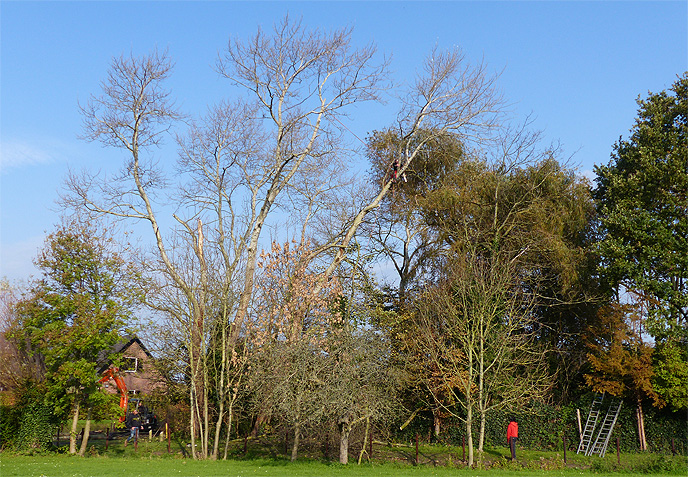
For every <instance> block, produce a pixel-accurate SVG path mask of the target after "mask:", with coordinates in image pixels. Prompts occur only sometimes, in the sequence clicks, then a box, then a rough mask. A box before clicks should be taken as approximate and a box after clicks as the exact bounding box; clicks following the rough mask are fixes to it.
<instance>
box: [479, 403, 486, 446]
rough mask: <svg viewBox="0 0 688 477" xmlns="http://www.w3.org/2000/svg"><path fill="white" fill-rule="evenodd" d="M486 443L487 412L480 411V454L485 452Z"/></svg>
mask: <svg viewBox="0 0 688 477" xmlns="http://www.w3.org/2000/svg"><path fill="white" fill-rule="evenodd" d="M484 442H485V411H483V410H481V411H480V434H479V435H478V452H482V451H483V444H484Z"/></svg>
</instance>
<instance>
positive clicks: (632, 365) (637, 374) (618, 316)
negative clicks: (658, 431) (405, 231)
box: [585, 303, 665, 450]
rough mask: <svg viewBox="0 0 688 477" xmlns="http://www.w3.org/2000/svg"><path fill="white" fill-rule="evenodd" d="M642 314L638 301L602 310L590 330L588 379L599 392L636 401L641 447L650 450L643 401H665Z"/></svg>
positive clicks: (657, 402)
mask: <svg viewBox="0 0 688 477" xmlns="http://www.w3.org/2000/svg"><path fill="white" fill-rule="evenodd" d="M641 325H642V316H641V313H640V307H639V306H638V304H624V305H622V304H618V303H616V304H610V305H607V306H606V307H603V308H601V309H600V311H599V312H598V320H597V321H595V322H594V324H593V325H591V326H590V328H589V329H588V332H587V340H588V346H589V349H590V353H589V354H588V361H589V363H590V367H591V372H590V373H587V374H585V381H586V383H587V384H588V386H590V387H591V388H592V389H593V390H594V391H595V392H600V393H603V392H606V393H609V394H611V395H612V396H616V397H618V398H622V397H623V398H629V399H631V400H632V401H633V402H634V403H635V404H636V418H637V423H638V436H639V441H640V449H641V450H646V449H647V442H646V440H645V420H644V413H643V400H645V399H651V400H652V401H653V403H654V405H655V406H657V407H662V406H664V404H665V403H664V401H663V400H662V398H661V397H660V395H659V394H658V393H657V392H656V390H655V389H654V387H653V385H652V380H653V377H654V370H653V365H652V354H653V347H652V346H650V345H649V344H648V343H645V342H644V341H643V339H642V336H641V333H640V327H641Z"/></svg>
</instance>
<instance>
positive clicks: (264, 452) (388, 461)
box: [0, 435, 688, 477]
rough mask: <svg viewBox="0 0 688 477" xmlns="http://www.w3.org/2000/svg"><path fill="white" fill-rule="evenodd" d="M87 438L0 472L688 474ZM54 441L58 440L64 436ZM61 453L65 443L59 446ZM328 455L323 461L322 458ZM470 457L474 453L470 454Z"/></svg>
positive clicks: (686, 470) (384, 449)
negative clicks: (294, 457) (220, 451)
mask: <svg viewBox="0 0 688 477" xmlns="http://www.w3.org/2000/svg"><path fill="white" fill-rule="evenodd" d="M94 437H96V438H94V439H92V440H90V441H89V452H88V454H87V456H86V457H84V458H81V457H76V456H69V455H65V454H47V455H36V456H26V455H13V454H10V453H7V452H2V453H0V477H10V476H47V477H53V476H54V477H59V476H70V477H77V476H96V477H101V476H102V477H105V476H117V477H129V476H132V477H133V476H165V477H168V476H180V477H182V476H216V475H217V476H242V477H244V476H260V475H264V476H293V477H297V476H299V477H301V476H313V477H328V476H356V477H359V476H360V477H367V476H371V477H372V476H381V477H382V476H389V477H404V476H415V477H418V476H438V477H441V476H447V477H448V476H457V475H458V476H471V477H480V476H485V477H487V476H490V477H510V476H518V477H527V476H550V477H555V476H557V477H558V476H561V477H573V476H585V475H587V476H592V475H612V476H619V477H622V476H641V475H643V476H660V475H684V476H685V475H688V459H687V458H686V457H680V456H677V457H670V456H662V455H656V454H622V455H621V459H620V461H621V464H620V465H619V464H617V456H616V454H615V453H613V452H612V453H608V454H607V456H606V457H605V458H604V459H600V458H599V457H596V456H595V457H585V456H581V455H577V454H575V453H573V452H569V453H567V463H566V464H565V463H564V461H563V455H562V454H561V453H560V452H544V451H543V452H541V451H527V450H519V452H518V462H510V461H509V459H508V457H509V455H510V454H509V451H508V449H507V448H506V447H503V448H500V447H497V448H492V449H487V450H486V451H485V453H484V454H483V456H482V461H481V464H478V466H477V468H474V469H467V468H466V467H465V464H464V463H463V462H462V457H463V449H462V448H461V447H447V446H442V445H422V446H421V447H420V449H419V453H418V461H419V464H418V465H414V463H415V459H416V455H415V447H413V446H410V445H394V446H391V445H383V444H376V446H375V448H374V450H373V461H372V462H364V463H363V464H362V465H360V466H359V465H357V464H356V459H355V458H354V457H353V456H352V457H351V459H350V462H351V463H350V464H349V465H348V466H343V465H340V464H338V463H335V462H334V461H336V456H335V455H332V452H333V451H331V452H330V454H329V455H327V451H325V452H323V448H322V446H320V445H316V444H315V443H311V445H310V446H309V445H304V446H303V449H302V452H300V454H299V455H300V456H301V455H302V456H303V459H302V460H301V459H300V460H299V461H297V462H294V463H292V462H290V461H289V460H288V459H287V458H286V456H285V454H284V446H283V443H281V442H279V441H275V440H272V441H270V440H262V439H255V440H250V441H248V442H247V443H246V444H247V447H246V450H245V451H244V441H243V440H236V441H234V442H233V443H232V447H231V448H230V459H229V460H226V461H222V460H220V461H194V460H192V459H190V458H189V456H188V452H187V449H188V447H187V445H186V443H185V442H181V441H176V442H175V441H173V442H172V445H171V452H170V453H168V452H167V443H166V442H160V441H159V440H157V439H153V440H152V441H148V440H147V439H142V440H141V441H140V442H139V443H138V446H136V448H135V447H134V445H133V444H129V445H128V446H126V447H125V446H124V440H123V437H122V435H119V436H118V437H117V438H115V439H114V440H110V441H109V442H108V446H107V448H106V446H105V440H104V437H103V438H100V439H98V438H97V437H98V436H94ZM61 444H65V442H64V441H63V442H62V443H61ZM62 451H64V447H63V448H62ZM325 457H327V459H326V458H325ZM476 462H479V458H478V456H477V455H476Z"/></svg>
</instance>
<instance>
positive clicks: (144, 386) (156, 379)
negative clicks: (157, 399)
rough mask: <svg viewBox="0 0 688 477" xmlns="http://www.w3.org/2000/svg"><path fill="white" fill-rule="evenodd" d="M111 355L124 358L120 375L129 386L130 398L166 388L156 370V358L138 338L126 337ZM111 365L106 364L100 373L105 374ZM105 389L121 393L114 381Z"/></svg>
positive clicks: (107, 384)
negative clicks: (114, 354)
mask: <svg viewBox="0 0 688 477" xmlns="http://www.w3.org/2000/svg"><path fill="white" fill-rule="evenodd" d="M111 353H116V354H119V355H120V356H121V357H122V360H121V363H122V364H121V366H120V368H119V374H120V376H121V377H122V380H123V381H124V383H125V384H126V386H127V391H128V394H129V397H134V396H136V395H139V394H141V395H146V394H150V393H151V392H152V391H153V390H160V389H162V388H163V387H164V386H165V384H164V382H165V381H164V379H163V377H162V376H161V375H160V373H158V371H157V370H156V369H155V366H154V362H155V358H154V357H153V355H152V354H151V353H150V352H149V351H148V349H146V346H145V345H144V344H143V343H142V342H141V340H140V339H139V338H137V337H136V336H127V337H125V338H124V339H123V340H122V341H121V342H119V343H117V344H116V345H115V346H114V348H113V349H112V350H111ZM110 364H111V363H104V364H103V365H102V366H101V368H100V370H99V372H100V373H101V374H102V373H104V372H105V371H106V370H107V369H108V368H109V367H110ZM105 387H106V388H107V389H108V390H110V391H111V392H113V393H117V392H119V391H118V390H117V388H116V387H115V383H113V382H112V381H109V382H108V383H105Z"/></svg>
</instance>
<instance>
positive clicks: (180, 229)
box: [10, 18, 688, 465]
mask: <svg viewBox="0 0 688 477" xmlns="http://www.w3.org/2000/svg"><path fill="white" fill-rule="evenodd" d="M351 33H352V32H351V31H350V30H341V31H337V32H334V33H324V32H320V31H311V30H308V29H306V28H304V27H303V26H302V25H301V24H300V23H299V22H293V21H292V20H290V19H288V18H287V19H285V20H284V21H282V22H281V23H279V24H278V25H276V26H275V28H274V30H273V31H272V32H270V33H266V32H263V31H259V32H258V33H257V34H256V35H255V36H254V37H252V38H250V39H249V40H248V41H246V42H243V41H240V40H232V41H230V42H229V44H228V46H227V48H226V50H225V51H224V52H223V53H222V54H221V55H220V57H219V59H218V63H217V71H218V73H219V74H220V75H221V76H223V77H226V78H227V79H229V80H230V84H231V85H233V87H234V91H235V92H236V93H237V99H236V100H235V101H233V102H223V103H221V104H219V105H218V106H216V107H213V108H211V109H210V110H209V112H208V114H207V115H206V116H205V117H204V118H201V119H199V120H197V121H191V120H189V121H187V123H188V124H190V126H189V129H188V131H187V132H186V133H184V134H182V133H179V134H178V135H177V144H178V149H179V159H178V161H177V163H176V168H177V171H176V173H175V174H174V175H172V176H167V175H166V172H167V171H169V167H168V165H167V164H164V163H163V164H160V163H157V162H155V161H154V160H153V156H152V154H153V153H154V150H155V147H156V146H157V145H159V144H160V142H161V141H162V139H163V137H164V136H165V135H166V133H167V132H169V131H170V130H171V128H173V127H175V125H176V122H177V121H179V120H180V119H183V118H184V115H182V114H181V113H180V112H179V111H177V110H176V108H175V106H174V101H173V100H172V97H171V94H170V93H169V92H168V91H167V90H166V89H165V87H164V81H165V80H166V79H167V77H168V76H169V75H170V74H171V70H172V66H171V61H170V59H169V58H168V57H167V55H166V54H164V53H158V52H154V53H153V54H151V55H149V56H145V57H142V58H136V57H122V58H118V59H115V60H114V61H113V63H112V66H111V69H110V71H109V73H108V76H107V78H106V80H105V81H104V82H103V89H102V92H101V94H99V95H95V96H93V97H92V98H91V100H90V101H89V103H88V104H87V105H86V106H83V107H82V111H83V115H84V120H85V124H84V126H85V134H84V136H85V138H87V139H89V140H94V141H100V142H102V143H103V144H104V145H106V146H109V147H116V148H118V149H120V150H121V151H123V153H124V154H125V155H124V160H123V164H122V166H121V168H120V172H118V173H115V174H114V175H111V176H104V175H98V174H92V173H90V172H88V171H86V172H83V173H80V174H76V173H74V174H71V175H70V177H69V179H68V181H67V188H66V192H65V194H64V196H63V201H62V203H63V205H64V206H65V209H66V210H74V211H78V212H79V214H81V215H82V216H87V217H89V218H90V220H95V218H96V217H99V218H100V219H101V220H103V219H114V220H119V221H121V223H122V224H124V225H125V227H129V226H133V225H134V224H136V223H138V222H142V223H144V224H148V226H149V230H150V232H149V236H150V237H151V238H152V242H151V243H152V246H151V247H149V248H138V249H129V248H124V249H121V250H118V251H117V253H114V252H112V251H111V249H109V248H102V247H101V245H99V244H105V243H106V242H107V241H106V240H105V239H100V238H97V237H101V236H102V234H99V233H97V231H96V230H94V229H93V228H89V227H85V226H83V225H80V223H79V222H71V223H67V224H65V225H64V226H63V227H61V228H60V229H59V230H58V232H56V233H55V234H53V235H52V236H50V237H49V239H48V241H47V245H46V252H44V253H43V255H42V256H41V258H39V260H38V262H37V263H38V265H39V267H40V268H41V269H42V270H43V272H44V274H45V279H44V280H42V281H39V282H37V283H36V286H35V287H34V288H33V289H32V290H30V292H29V293H28V294H27V295H26V296H25V297H24V298H22V299H19V300H18V303H17V305H16V306H13V307H11V313H10V314H11V316H12V318H13V319H12V329H13V334H12V336H13V337H14V339H15V343H16V344H17V346H18V348H17V350H16V352H17V353H21V352H22V350H23V352H24V353H25V354H26V356H32V357H34V359H35V358H36V357H40V360H38V361H41V363H40V365H41V366H43V367H44V368H43V369H42V371H41V372H39V373H38V375H41V376H45V380H46V385H47V386H48V387H49V388H50V389H52V390H55V391H59V390H62V391H63V392H62V394H61V396H62V401H64V403H69V406H70V407H69V409H70V410H71V411H70V412H69V415H70V416H71V417H72V419H73V422H74V423H75V422H76V420H77V419H78V417H79V412H80V409H83V408H84V406H85V407H86V408H87V409H88V410H89V411H93V410H95V409H102V408H103V406H100V405H99V403H98V402H97V401H98V399H101V398H102V395H101V394H100V393H99V392H98V389H97V388H98V386H97V383H96V382H97V376H96V374H95V366H96V363H98V362H99V359H102V356H100V357H99V354H100V353H106V352H107V350H108V349H109V348H110V347H111V345H112V344H113V343H114V342H115V341H116V339H117V336H118V332H119V331H121V330H122V329H123V327H124V324H125V322H126V321H127V319H128V318H129V317H131V316H132V314H133V313H134V310H135V306H144V307H146V308H147V309H149V310H152V311H153V312H154V316H155V321H154V323H153V324H152V325H151V327H150V328H148V329H149V330H154V332H152V333H150V335H151V337H155V338H154V340H155V341H154V342H156V343H157V345H159V351H158V353H157V354H158V356H159V358H160V359H159V362H160V363H161V365H162V366H163V367H164V372H165V374H166V375H167V376H168V377H169V379H170V382H171V384H173V385H174V386H176V387H177V388H178V389H181V390H182V391H183V395H184V396H185V400H186V403H187V405H188V408H189V410H190V412H189V425H188V428H189V435H190V438H191V448H192V449H198V451H197V452H195V453H194V457H195V458H218V457H220V456H222V455H224V457H226V455H227V448H228V442H229V438H230V435H231V430H232V429H233V428H234V427H235V426H236V420H237V419H239V418H240V417H241V418H242V419H245V416H246V415H248V416H252V417H250V420H251V422H253V423H254V424H255V425H256V427H257V426H259V425H260V424H262V423H267V422H272V423H275V422H278V421H279V422H282V423H285V424H286V425H287V426H288V428H289V429H290V430H291V432H292V435H293V440H292V458H293V459H295V458H296V457H297V455H298V448H299V443H300V440H301V438H302V437H303V436H305V435H306V432H307V431H308V429H310V428H313V427H314V426H316V425H322V423H323V422H328V423H336V426H337V428H338V434H339V442H340V461H341V462H344V463H346V462H347V460H348V438H349V435H350V433H351V432H352V430H353V429H354V428H357V427H360V426H364V428H365V432H364V435H365V436H366V437H365V438H366V439H368V438H369V436H370V429H371V426H372V424H373V423H377V424H378V426H379V425H381V424H380V423H385V424H384V425H387V426H389V425H391V424H389V423H392V422H397V423H398V421H400V420H401V422H403V421H404V420H406V419H407V418H409V419H410V418H412V417H413V416H415V415H417V413H419V412H423V413H425V412H427V413H431V414H432V416H433V420H434V423H435V425H434V429H435V433H436V434H437V435H439V434H440V433H441V432H442V429H443V422H444V420H445V419H446V418H448V417H450V416H451V417H453V418H456V419H459V420H460V421H462V422H463V423H464V424H465V427H466V435H467V436H468V448H469V464H471V465H472V463H473V458H474V457H473V448H474V443H473V431H472V430H473V428H474V426H475V425H476V424H477V426H478V428H479V429H480V431H479V435H478V449H479V450H482V448H483V444H484V434H485V433H484V429H485V421H486V418H487V416H488V414H489V413H490V412H491V411H494V410H496V409H519V408H522V407H523V406H526V405H527V404H528V403H529V402H532V401H533V400H535V401H538V400H539V401H545V400H547V401H555V402H565V401H566V400H568V399H571V398H572V397H573V396H575V395H576V393H580V392H582V389H584V388H583V386H584V384H583V379H584V376H585V379H586V380H587V384H588V385H589V386H591V387H592V388H593V389H595V390H596V391H607V392H611V393H615V394H622V393H624V392H627V390H630V392H633V393H635V394H634V398H636V402H637V404H638V410H639V411H638V412H639V418H640V419H639V422H641V420H642V407H641V405H642V402H643V401H644V400H645V399H646V398H651V399H654V403H655V405H657V406H661V405H664V404H669V405H670V406H672V408H675V409H681V408H685V407H686V404H687V401H688V397H687V396H686V391H685V386H682V385H681V382H683V383H685V380H684V381H681V380H680V379H681V376H682V374H681V373H683V375H685V373H686V370H688V359H687V357H686V351H685V350H686V347H685V345H686V316H685V314H686V304H685V297H686V290H685V276H686V264H687V262H688V256H687V254H686V242H687V241H686V184H687V182H686V177H688V166H687V165H686V164H688V161H687V159H686V157H687V155H686V154H687V153H686V141H685V139H686V137H685V128H686V117H687V114H686V104H688V100H687V99H686V96H687V95H686V86H688V75H686V76H683V77H681V78H680V79H679V80H678V81H677V82H676V84H675V85H674V87H673V89H672V91H673V93H674V94H673V95H669V94H667V93H661V94H659V95H651V96H650V98H649V99H648V100H647V101H641V102H640V103H639V104H640V114H641V116H640V119H639V120H638V123H637V124H636V126H635V127H634V130H633V135H632V137H631V139H630V140H629V141H620V142H619V143H618V144H617V145H616V146H615V147H614V154H613V155H612V161H611V162H610V164H609V165H608V166H605V167H600V168H598V170H597V173H598V175H599V179H598V184H597V187H596V188H595V189H594V190H591V187H590V185H589V184H588V182H587V181H586V180H585V179H583V178H581V177H580V176H578V175H577V174H576V173H575V171H574V170H573V169H571V168H569V167H568V166H566V165H565V164H563V163H562V160H561V152H560V151H559V150H558V149H557V148H552V147H542V141H541V138H540V137H539V135H538V134H533V133H531V132H529V131H528V123H527V122H526V123H525V124H523V125H521V126H519V127H510V126H509V125H508V123H507V122H506V118H505V115H504V114H503V110H502V105H503V102H502V99H501V97H500V96H499V94H498V92H497V91H496V90H495V81H496V77H494V76H490V75H489V74H488V73H487V69H486V67H485V66H484V65H477V66H475V65H470V64H468V63H467V61H466V59H465V58H464V57H463V55H462V54H461V53H460V52H459V51H451V52H446V53H445V52H439V51H433V52H432V53H431V54H430V56H429V57H428V60H427V61H426V63H425V65H424V68H423V70H422V72H421V73H420V74H419V76H418V77H417V78H416V80H415V83H414V84H413V85H411V86H409V87H408V89H407V90H405V91H401V90H400V91H399V96H400V97H401V98H403V100H402V101H401V103H400V104H402V107H401V110H400V112H399V115H398V118H397V121H396V123H395V125H393V126H391V127H388V128H385V129H381V130H379V131H373V132H372V133H371V134H370V136H369V137H368V139H367V141H366V145H365V146H366V149H365V155H366V156H367V158H368V160H369V162H370V165H371V169H370V170H371V174H370V176H369V180H367V181H361V180H360V178H357V177H356V176H355V175H351V174H349V173H348V171H349V169H348V167H347V165H349V164H351V163H352V160H351V158H352V157H355V153H354V152H353V151H352V148H351V144H349V143H348V142H347V141H346V138H347V137H348V130H347V128H346V126H345V123H346V121H347V114H349V112H350V111H353V109H352V107H353V106H355V105H356V104H357V103H360V102H364V101H378V100H381V99H383V94H384V93H385V92H386V91H388V90H389V88H390V84H389V81H388V80H389V77H388V70H387V67H388V65H387V64H386V62H384V61H382V62H377V61H376V52H375V49H374V47H372V46H368V47H364V48H355V47H353V46H352V44H351ZM650 164H652V167H654V168H655V169H653V172H652V173H651V174H649V175H648V176H647V177H646V178H645V179H643V177H644V176H642V174H645V173H646V168H647V167H649V165H650ZM650 179H651V180H650ZM638 190H642V191H646V192H647V194H645V193H644V192H643V194H642V195H643V197H642V200H644V201H646V202H642V201H641V202H638V201H640V200H641V199H640V198H638V197H637V196H638ZM645 195H646V196H647V197H645ZM168 204H173V209H174V210H173V211H170V210H169V205H168ZM639 211H643V212H642V213H639ZM167 217H172V218H173V219H174V220H175V221H176V226H171V227H164V226H163V225H162V224H163V223H166V219H167ZM636 218H637V220H638V222H637V223H635V222H633V221H635V220H636ZM265 229H268V230H270V231H271V235H272V236H271V237H265V234H264V232H265ZM631 231H632V232H634V233H635V232H637V233H638V235H633V233H631ZM650 238H651V240H650ZM62 241H67V242H69V243H70V244H71V250H70V249H69V247H66V246H65V245H61V243H62ZM267 243H271V244H272V245H271V246H266V244H267ZM91 249H93V251H92V250H91ZM124 255H128V260H123V259H121V256H124ZM113 260H114V261H113ZM133 263H135V264H136V267H134V268H132V269H130V268H128V267H131V265H130V264H133ZM380 263H381V264H387V265H389V266H391V267H393V270H394V271H395V272H396V274H397V278H398V280H393V281H392V283H387V284H385V283H384V277H383V278H382V279H380V277H375V275H374V274H373V273H372V272H371V267H372V266H373V265H374V264H380ZM65 264H70V265H69V270H68V271H65V270H63V268H64V267H65ZM392 273H394V272H392ZM70 274H74V275H75V277H77V278H78V279H77V278H72V277H71V275H70ZM388 278H389V277H388ZM381 280H382V281H381ZM76 282H78V283H79V286H78V287H75V286H74V285H73V283H76ZM79 300H82V301H83V303H82V302H79V303H77V301H79ZM682 300H683V301H682ZM58 303H59V306H58ZM641 305H642V307H641ZM628 310H631V311H628ZM633 317H637V318H638V321H640V322H642V323H643V329H642V332H641V331H640V330H639V329H635V330H634V329H633V328H632V325H633V323H635V321H633V320H631V318H633ZM610 320H611V321H610ZM610 323H612V324H613V325H614V326H611V327H610V326H609V324H610ZM617 330H620V331H617ZM51 333H52V334H51ZM610 333H611V334H610ZM648 333H649V335H650V336H652V338H653V339H654V346H651V345H649V344H647V343H644V342H643V339H646V338H647V336H648ZM48 334H50V336H48ZM57 337H60V338H61V339H63V340H66V341H60V340H58V339H57ZM637 343H640V344H637ZM151 344H153V343H151ZM86 349H87V350H88V351H87V352H86V351H79V350H86ZM85 353H90V354H88V355H86V354H85ZM624 353H625V354H624ZM632 360H635V361H632ZM27 362H28V361H27ZM631 362H632V363H637V365H636V364H633V365H632V366H630V369H631V371H629V363H631ZM89 366H90V367H89ZM77 371H78V372H77ZM641 371H642V372H644V374H643V376H640V373H641ZM673 377H678V379H679V380H678V381H676V380H673V381H672V378H673ZM64 391H66V392H64ZM62 401H60V402H62ZM55 402H58V401H55ZM59 409H63V410H64V409H67V408H59ZM245 413H248V414H245ZM74 434H75V433H74V432H73V435H74ZM86 435H87V434H86ZM86 439H87V437H86ZM84 446H85V443H84V444H83V445H82V452H83V450H84V449H85V447H84ZM223 449H224V450H223ZM364 449H365V446H364ZM71 450H72V451H73V452H76V447H75V444H74V443H72V446H71Z"/></svg>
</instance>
